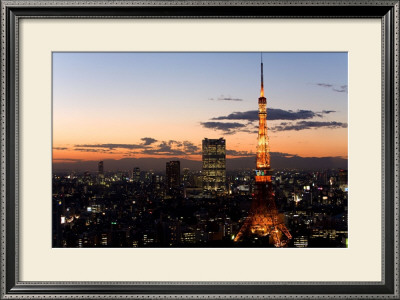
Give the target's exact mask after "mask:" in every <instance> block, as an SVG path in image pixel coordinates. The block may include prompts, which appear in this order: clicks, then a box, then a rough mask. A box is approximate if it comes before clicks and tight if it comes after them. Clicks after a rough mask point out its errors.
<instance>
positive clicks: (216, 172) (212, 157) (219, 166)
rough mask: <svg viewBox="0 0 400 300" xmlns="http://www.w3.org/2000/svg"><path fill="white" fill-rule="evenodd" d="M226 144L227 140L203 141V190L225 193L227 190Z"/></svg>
mask: <svg viewBox="0 0 400 300" xmlns="http://www.w3.org/2000/svg"><path fill="white" fill-rule="evenodd" d="M225 183H226V143H225V139H223V138H220V139H207V138H205V139H204V140H203V189H204V190H207V191H217V192H225V190H226V184H225Z"/></svg>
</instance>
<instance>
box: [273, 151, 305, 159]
mask: <svg viewBox="0 0 400 300" xmlns="http://www.w3.org/2000/svg"><path fill="white" fill-rule="evenodd" d="M270 154H271V157H276V158H278V157H282V158H292V157H300V156H298V155H296V154H290V153H285V152H270Z"/></svg>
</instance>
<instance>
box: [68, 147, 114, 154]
mask: <svg viewBox="0 0 400 300" xmlns="http://www.w3.org/2000/svg"><path fill="white" fill-rule="evenodd" d="M111 150H112V149H103V148H99V149H97V148H74V151H80V152H96V153H109V154H113V153H115V152H113V151H111Z"/></svg>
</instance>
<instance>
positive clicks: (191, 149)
mask: <svg viewBox="0 0 400 300" xmlns="http://www.w3.org/2000/svg"><path fill="white" fill-rule="evenodd" d="M183 146H184V149H185V152H186V153H187V154H200V153H201V152H200V148H199V147H198V146H196V145H195V144H193V143H192V142H189V141H184V142H183Z"/></svg>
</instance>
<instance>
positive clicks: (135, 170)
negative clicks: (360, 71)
mask: <svg viewBox="0 0 400 300" xmlns="http://www.w3.org/2000/svg"><path fill="white" fill-rule="evenodd" d="M132 179H133V181H134V182H139V181H140V168H138V167H136V168H133V172H132Z"/></svg>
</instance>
